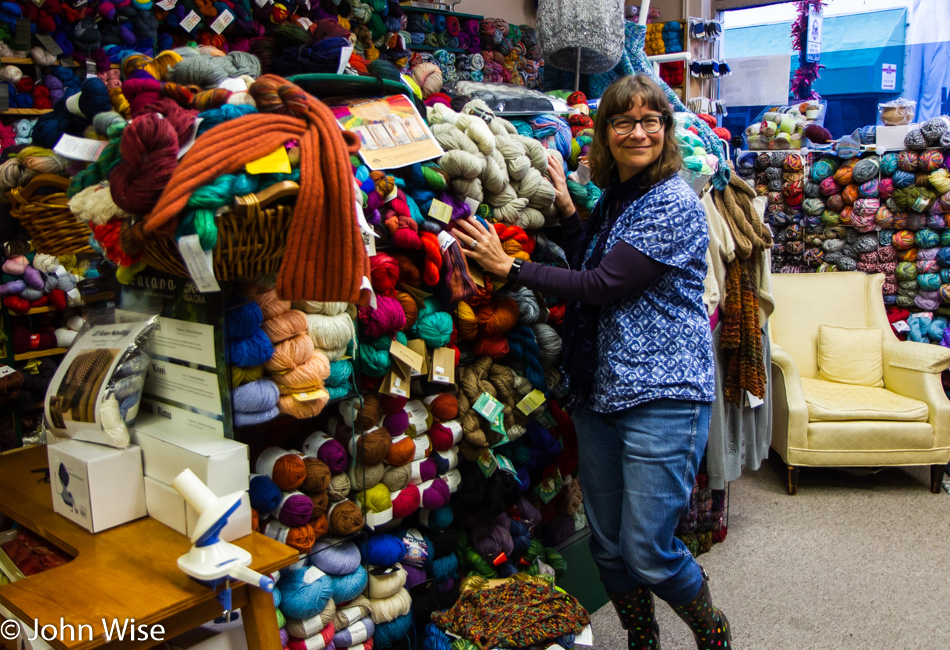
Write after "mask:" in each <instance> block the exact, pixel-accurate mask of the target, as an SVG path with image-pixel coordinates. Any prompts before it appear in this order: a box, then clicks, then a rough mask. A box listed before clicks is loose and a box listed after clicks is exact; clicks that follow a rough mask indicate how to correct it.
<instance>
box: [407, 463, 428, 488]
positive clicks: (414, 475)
mask: <svg viewBox="0 0 950 650" xmlns="http://www.w3.org/2000/svg"><path fill="white" fill-rule="evenodd" d="M423 462H425V461H422V460H417V461H413V463H412V465H411V466H410V467H411V470H410V474H409V482H410V483H414V484H416V485H419V484H420V483H422V463H423Z"/></svg>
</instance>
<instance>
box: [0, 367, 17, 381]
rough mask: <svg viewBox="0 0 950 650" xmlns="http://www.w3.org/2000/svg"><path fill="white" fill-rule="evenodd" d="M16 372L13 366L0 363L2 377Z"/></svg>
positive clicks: (0, 375)
mask: <svg viewBox="0 0 950 650" xmlns="http://www.w3.org/2000/svg"><path fill="white" fill-rule="evenodd" d="M15 372H16V370H15V369H13V368H11V367H10V366H2V365H0V378H2V377H6V376H7V375H12V374H13V373H15Z"/></svg>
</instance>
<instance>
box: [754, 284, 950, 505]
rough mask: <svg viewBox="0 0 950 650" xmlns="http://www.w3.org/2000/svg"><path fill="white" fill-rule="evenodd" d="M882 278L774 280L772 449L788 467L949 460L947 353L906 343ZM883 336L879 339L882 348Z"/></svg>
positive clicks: (939, 465) (791, 484) (794, 486)
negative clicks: (893, 320)
mask: <svg viewBox="0 0 950 650" xmlns="http://www.w3.org/2000/svg"><path fill="white" fill-rule="evenodd" d="M883 283H884V276H883V275H882V274H876V275H865V274H864V273H802V274H776V275H773V276H772V292H773V296H774V299H775V311H774V312H773V313H772V315H771V317H770V319H769V336H770V341H771V344H772V382H773V384H772V448H773V449H774V450H775V451H777V452H778V453H779V455H780V456H781V457H782V460H784V461H785V464H786V465H787V467H788V493H789V494H795V493H796V491H797V490H798V474H799V468H800V467H815V466H830V467H884V466H895V465H930V466H931V472H930V477H931V481H930V489H931V491H932V492H934V493H935V494H936V493H938V492H939V491H940V482H941V478H942V476H943V472H944V469H945V467H946V466H947V461H948V460H950V400H948V399H947V397H946V395H945V394H944V391H943V388H942V386H941V382H940V372H941V371H942V370H944V369H945V368H947V367H948V366H950V350H948V349H946V348H943V347H940V346H937V345H927V344H924V343H914V342H910V341H900V340H899V339H898V338H897V337H896V336H894V333H893V332H892V331H891V328H890V325H889V324H888V321H887V316H886V314H885V311H884V302H883V300H882V298H881V288H882V286H883ZM878 339H879V340H880V342H881V344H880V347H878V345H877V341H878Z"/></svg>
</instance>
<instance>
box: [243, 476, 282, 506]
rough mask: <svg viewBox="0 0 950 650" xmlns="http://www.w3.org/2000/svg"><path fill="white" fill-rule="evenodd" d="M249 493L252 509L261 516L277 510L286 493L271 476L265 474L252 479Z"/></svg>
mask: <svg viewBox="0 0 950 650" xmlns="http://www.w3.org/2000/svg"><path fill="white" fill-rule="evenodd" d="M247 492H248V496H249V497H250V500H251V507H252V508H254V509H255V510H257V514H259V515H261V516H263V515H266V514H268V513H270V512H273V511H274V510H276V509H277V507H278V506H280V502H281V500H283V498H284V493H283V492H281V490H280V488H279V487H277V484H276V483H274V481H273V480H271V478H270V477H269V476H264V475H263V474H258V475H257V476H255V477H254V478H252V479H251V482H250V484H249V486H248V490H247Z"/></svg>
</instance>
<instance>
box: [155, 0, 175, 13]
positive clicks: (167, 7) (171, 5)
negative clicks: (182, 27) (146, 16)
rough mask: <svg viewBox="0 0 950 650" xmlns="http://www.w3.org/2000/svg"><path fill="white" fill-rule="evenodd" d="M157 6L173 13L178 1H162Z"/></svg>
mask: <svg viewBox="0 0 950 650" xmlns="http://www.w3.org/2000/svg"><path fill="white" fill-rule="evenodd" d="M157 4H158V6H159V7H161V8H162V9H164V10H165V11H171V10H172V9H174V8H175V5H177V4H178V0H162V1H161V2H159V3H157Z"/></svg>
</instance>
